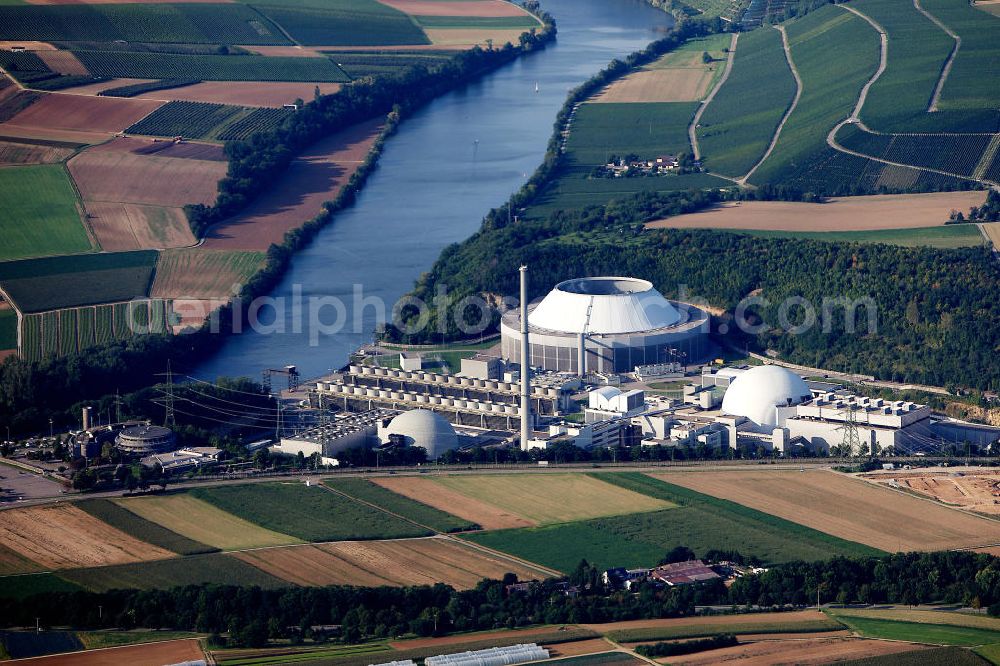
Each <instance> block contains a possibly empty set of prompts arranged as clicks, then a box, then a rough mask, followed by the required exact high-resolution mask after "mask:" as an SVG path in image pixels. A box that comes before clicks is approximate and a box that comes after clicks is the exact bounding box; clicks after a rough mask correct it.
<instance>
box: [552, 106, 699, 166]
mask: <svg viewBox="0 0 1000 666" xmlns="http://www.w3.org/2000/svg"><path fill="white" fill-rule="evenodd" d="M697 108H698V102H655V103H653V102H650V103H625V104H604V103H601V104H581V105H580V107H579V108H578V109H577V112H576V117H575V119H574V120H573V124H572V126H571V128H570V136H569V140H568V141H567V143H566V157H567V161H568V163H569V165H570V166H588V167H594V166H597V165H599V164H605V163H607V161H608V157H610V156H611V155H613V154H614V155H619V156H625V155H628V154H630V153H634V154H636V155H638V156H639V157H640V158H643V159H650V158H653V157H656V156H658V155H664V154H668V153H670V154H674V155H677V154H680V153H689V152H691V146H690V145H689V143H688V135H687V126H688V123H690V122H691V118H692V116H694V112H695V110H696V109H697ZM589 170H590V169H588V171H589Z"/></svg>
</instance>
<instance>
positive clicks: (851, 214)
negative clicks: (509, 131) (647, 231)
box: [646, 192, 985, 231]
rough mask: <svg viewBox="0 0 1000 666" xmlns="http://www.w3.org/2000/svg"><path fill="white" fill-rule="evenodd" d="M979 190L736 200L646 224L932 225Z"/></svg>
mask: <svg viewBox="0 0 1000 666" xmlns="http://www.w3.org/2000/svg"><path fill="white" fill-rule="evenodd" d="M984 196H985V195H984V194H983V193H982V192H932V193H930V194H875V195H871V196H861V197H831V198H830V199H828V200H827V201H826V203H803V202H799V201H741V202H735V203H725V204H721V205H719V206H715V207H714V208H710V209H708V210H705V211H702V212H698V213H691V214H689V215H678V216H676V217H671V218H669V219H665V220H655V221H653V222H649V223H648V224H647V225H646V226H648V227H654V228H663V227H668V228H672V229H700V228H705V229H752V230H762V231H767V230H770V231H873V230H878V229H913V228H916V227H937V226H941V225H942V224H944V223H945V222H946V221H947V220H948V215H949V213H950V212H951V211H952V210H962V211H967V210H968V209H969V208H970V207H971V206H979V205H981V204H982V203H983V197H984Z"/></svg>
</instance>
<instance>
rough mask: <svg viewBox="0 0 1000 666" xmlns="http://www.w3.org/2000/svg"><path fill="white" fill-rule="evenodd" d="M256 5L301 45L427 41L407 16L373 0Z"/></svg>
mask: <svg viewBox="0 0 1000 666" xmlns="http://www.w3.org/2000/svg"><path fill="white" fill-rule="evenodd" d="M337 5H339V6H337ZM259 8H260V11H261V12H263V13H264V14H265V15H267V16H268V17H269V18H271V19H273V20H274V21H275V22H276V23H278V24H280V25H281V27H282V28H284V29H285V30H286V31H287V32H288V34H289V35H291V36H292V38H293V39H295V41H296V42H298V43H299V44H302V45H304V46H387V45H397V44H430V40H429V39H427V35H425V34H424V33H423V31H422V30H421V29H420V28H418V27H417V26H416V25H414V23H413V21H412V20H410V17H408V16H407V15H406V14H404V13H402V12H400V11H398V10H395V9H393V8H391V7H389V6H387V5H383V4H381V3H379V2H375V0H352V1H350V2H348V1H345V0H336V1H335V2H331V3H327V4H324V5H323V8H322V9H320V8H318V7H300V6H293V5H291V4H283V5H280V6H278V5H260V6H259Z"/></svg>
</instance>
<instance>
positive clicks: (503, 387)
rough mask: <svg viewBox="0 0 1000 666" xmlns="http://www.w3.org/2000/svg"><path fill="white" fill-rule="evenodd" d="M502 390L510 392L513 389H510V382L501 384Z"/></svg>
mask: <svg viewBox="0 0 1000 666" xmlns="http://www.w3.org/2000/svg"><path fill="white" fill-rule="evenodd" d="M500 390H501V391H510V390H511V388H510V382H500Z"/></svg>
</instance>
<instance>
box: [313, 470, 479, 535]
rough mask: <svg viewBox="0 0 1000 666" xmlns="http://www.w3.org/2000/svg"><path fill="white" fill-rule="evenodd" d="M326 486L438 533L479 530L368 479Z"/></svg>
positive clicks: (465, 521)
mask: <svg viewBox="0 0 1000 666" xmlns="http://www.w3.org/2000/svg"><path fill="white" fill-rule="evenodd" d="M323 483H324V484H325V485H327V486H329V487H330V488H333V489H334V490H338V491H340V492H342V493H346V494H348V495H350V496H351V497H354V498H355V499H358V500H361V501H364V502H369V503H371V504H375V505H377V506H378V507H379V508H380V509H384V510H385V511H388V512H390V513H394V514H396V515H399V516H402V517H403V518H406V519H407V520H411V521H413V522H415V523H418V524H420V525H426V526H427V527H429V528H431V529H433V530H437V531H438V532H460V531H464V530H473V529H476V528H477V527H478V525H476V524H475V523H474V522H471V521H468V520H462V519H461V518H458V517H456V516H453V515H452V514H450V513H447V512H445V511H441V510H440V509H435V508H434V507H432V506H430V505H429V504H424V503H423V502H418V501H416V500H413V499H410V498H409V497H405V496H403V495H398V494H396V493H394V492H392V491H390V490H387V489H386V488H383V487H382V486H380V485H378V484H376V483H374V482H372V481H369V480H368V479H336V480H334V479H327V480H326V481H324V482H323Z"/></svg>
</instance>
